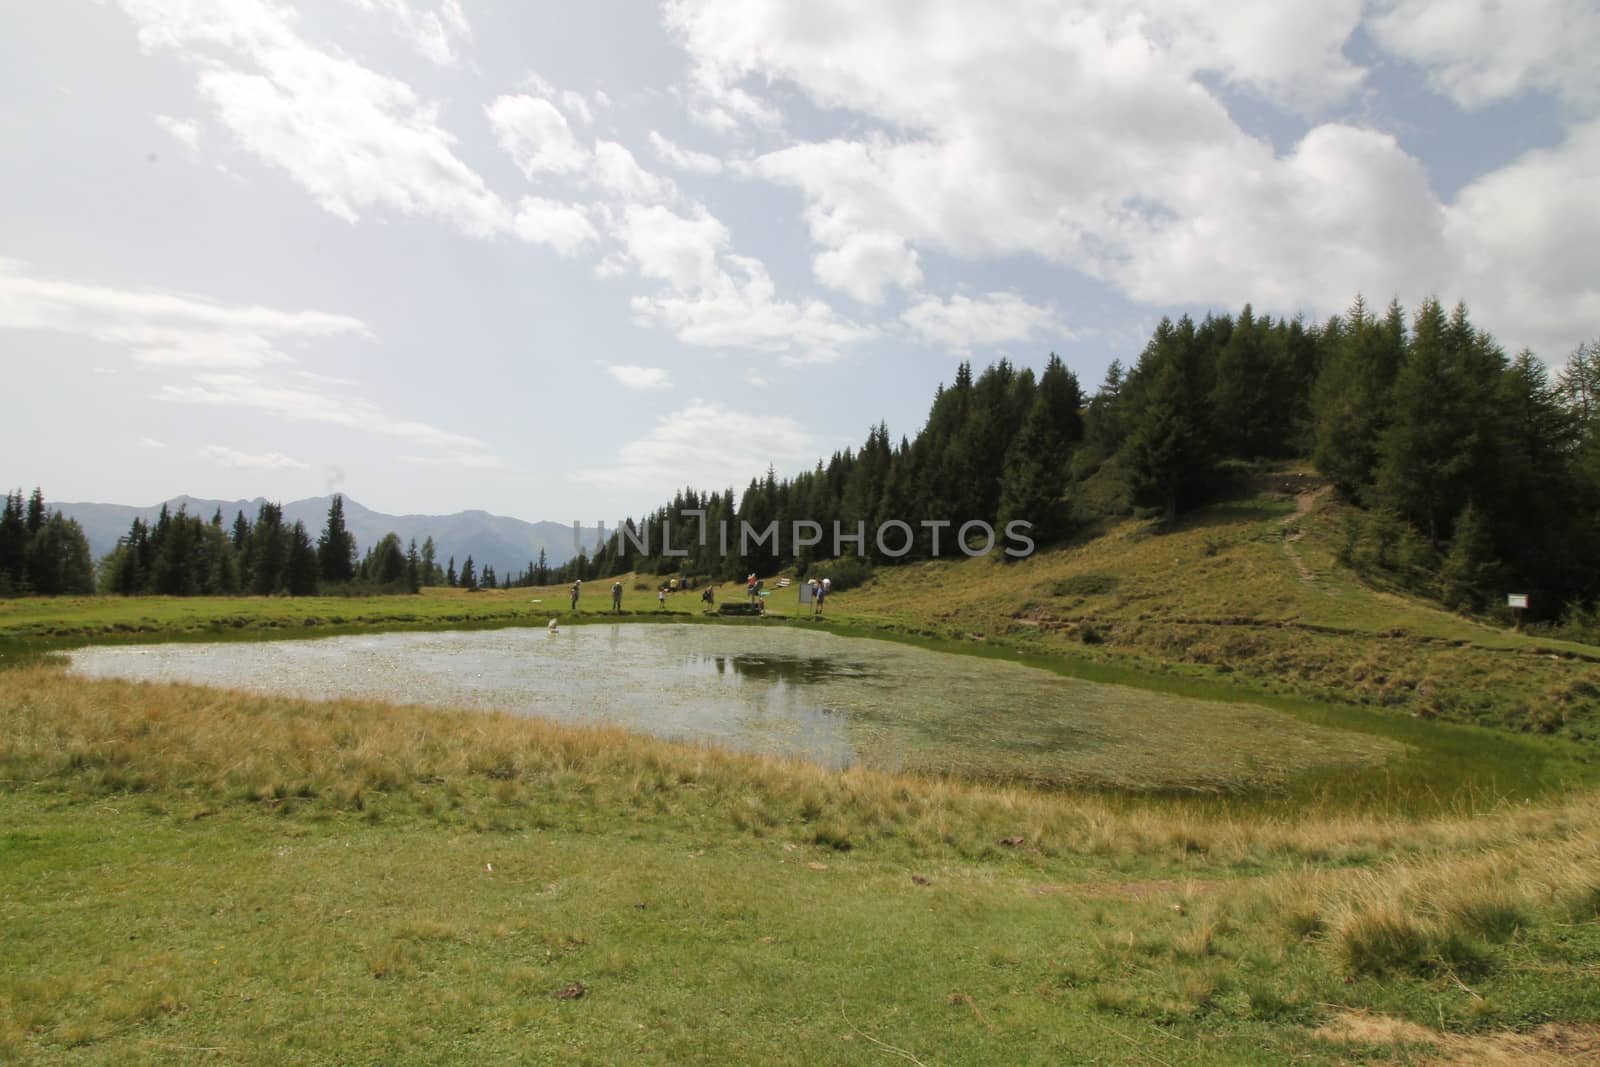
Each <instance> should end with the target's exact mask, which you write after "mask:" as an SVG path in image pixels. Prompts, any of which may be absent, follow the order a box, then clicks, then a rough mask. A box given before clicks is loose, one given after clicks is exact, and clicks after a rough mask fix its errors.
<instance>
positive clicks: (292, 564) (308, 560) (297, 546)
mask: <svg viewBox="0 0 1600 1067" xmlns="http://www.w3.org/2000/svg"><path fill="white" fill-rule="evenodd" d="M285 541H286V543H287V550H286V552H285V559H284V566H283V588H284V591H285V592H287V593H288V594H289V595H290V596H316V595H317V570H318V556H317V550H316V548H315V547H314V546H313V545H312V544H311V535H310V534H309V533H307V532H306V524H305V523H303V522H299V521H296V522H295V524H294V525H293V526H291V527H290V528H289V529H288V530H287V531H286V537H285Z"/></svg>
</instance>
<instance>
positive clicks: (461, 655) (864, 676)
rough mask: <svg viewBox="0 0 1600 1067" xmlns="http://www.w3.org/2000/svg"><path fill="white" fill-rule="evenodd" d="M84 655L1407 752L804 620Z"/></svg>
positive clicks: (555, 695) (1057, 769)
mask: <svg viewBox="0 0 1600 1067" xmlns="http://www.w3.org/2000/svg"><path fill="white" fill-rule="evenodd" d="M72 663H73V668H72V669H73V670H74V671H76V672H78V673H80V674H86V675H94V676H116V677H128V678H140V679H149V680H169V681H185V682H195V683H199V684H204V685H216V686H225V687H230V688H238V689H248V690H253V691H257V692H266V693H275V694H283V695H290V696H298V697H309V698H337V697H363V698H377V699H383V700H389V701H393V702H399V703H407V704H428V705H437V706H464V707H483V708H490V707H493V708H502V709H504V710H507V711H510V712H512V713H515V714H525V715H540V716H544V717H547V718H552V719H557V720H561V721H565V722H608V723H614V724H617V725H621V726H624V727H626V728H629V729H635V730H641V731H645V732H648V733H652V734H656V735H658V736H663V737H669V738H677V739H683V740H691V741H703V742H709V743H713V744H719V745H724V746H728V747H733V748H739V749H745V750H750V751H762V752H774V753H779V754H784V755H793V756H800V757H803V758H806V759H811V760H816V761H818V762H821V763H824V764H827V765H829V766H844V765H847V764H851V763H856V762H860V763H865V764H868V765H871V766H876V767H882V768H885V769H892V770H912V771H920V772H930V773H953V774H959V775H965V776H974V777H984V778H996V777H1002V778H1017V779H1023V780H1030V781H1038V782H1049V783H1059V784H1081V785H1095V786H1115V787H1128V788H1153V787H1161V788H1179V789H1185V788H1192V789H1231V788H1239V787H1243V786H1252V785H1266V784H1273V783H1277V782H1282V781H1284V780H1286V779H1287V778H1289V777H1291V776H1293V775H1295V774H1296V773H1299V772H1302V771H1306V770H1310V769H1325V768H1329V767H1339V766H1351V767H1353V766H1358V765H1370V764H1373V763H1377V762H1381V761H1383V760H1385V759H1388V758H1390V757H1392V756H1394V755H1397V754H1399V753H1400V752H1401V751H1403V746H1401V745H1399V744H1396V743H1395V742H1392V741H1388V740H1384V739H1381V738H1376V737H1371V736H1367V735H1363V734H1356V733H1350V732H1346V731H1341V730H1335V729H1330V728H1327V727H1321V726H1316V725H1312V724H1308V723H1305V722H1302V721H1299V720H1297V719H1294V718H1291V717H1290V716H1287V715H1283V714H1281V713H1278V712H1275V711H1271V710H1268V709H1265V708H1260V707H1256V706H1253V705H1247V704H1231V703H1221V702H1215V701H1202V700H1195V699H1192V698H1188V697H1181V696H1173V695H1168V694H1162V693H1154V692H1149V691H1146V690H1143V689H1134V688H1130V687H1127V686H1118V685H1106V684H1102V683H1097V682H1088V681H1081V680H1078V679H1072V678H1063V677H1060V676H1058V675H1055V674H1051V673H1049V672H1046V671H1042V670H1039V669H1036V668H1033V667H1028V666H1024V665H1021V664H1015V663H1006V662H1003V661H998V660H989V659H978V658H973V657H968V656H959V655H953V654H950V653H944V652H933V651H928V650H925V649H918V648H912V647H908V646H905V645H899V644H894V643H891V642H886V641H874V640H868V639H851V638H842V637H838V636H835V635H831V634H826V633H815V632H806V631H800V630H792V629H782V630H772V629H764V628H755V627H732V626H719V627H706V626H677V625H649V626H641V625H613V626H585V627H574V628H571V629H569V630H566V631H563V632H561V633H558V634H550V633H548V632H547V631H545V630H543V629H538V630H524V629H508V630H490V631H474V632H451V633H391V634H375V635H363V636H355V637H339V638H328V639H323V640H314V641H272V642H253V643H240V642H228V643H219V644H163V645H151V646H119V647H103V648H91V649H85V650H82V651H78V652H74V653H73V654H72Z"/></svg>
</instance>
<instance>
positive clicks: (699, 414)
mask: <svg viewBox="0 0 1600 1067" xmlns="http://www.w3.org/2000/svg"><path fill="white" fill-rule="evenodd" d="M816 453H817V445H816V442H815V441H814V440H813V439H812V437H811V435H810V434H808V433H806V431H805V429H804V428H803V427H802V426H801V425H800V424H799V423H798V422H796V421H795V420H794V419H792V418H790V417H788V416H787V415H772V414H761V415H753V414H749V413H747V412H742V411H736V410H733V409H731V408H726V407H722V406H719V405H717V404H710V403H699V404H693V405H691V406H689V407H687V408H684V409H683V410H680V411H675V412H673V413H671V414H669V415H662V416H661V417H660V418H658V419H657V420H656V424H655V426H654V427H653V428H652V429H651V431H650V432H649V433H648V434H646V435H644V436H643V437H640V438H638V439H636V440H633V441H629V442H628V443H627V444H625V445H623V446H622V448H621V449H620V450H619V451H618V453H617V457H616V461H615V462H614V463H613V464H611V465H609V466H606V467H596V468H590V469H588V470H582V471H578V472H577V473H575V474H574V475H573V477H574V478H575V479H577V480H579V481H583V482H587V483H590V484H593V485H600V486H604V487H606V488H609V489H627V490H640V491H650V492H657V493H659V492H660V491H661V487H662V486H667V485H678V486H685V485H687V486H695V487H697V488H702V489H711V490H720V489H725V488H728V487H730V486H731V487H734V488H741V489H742V488H743V487H744V485H745V484H746V483H747V482H748V481H749V480H750V478H751V476H752V474H759V473H761V472H762V471H765V470H766V469H767V467H768V465H771V466H773V467H775V468H776V469H778V470H780V471H792V470H797V469H799V468H801V467H806V466H809V465H810V464H811V463H814V462H815V461H816Z"/></svg>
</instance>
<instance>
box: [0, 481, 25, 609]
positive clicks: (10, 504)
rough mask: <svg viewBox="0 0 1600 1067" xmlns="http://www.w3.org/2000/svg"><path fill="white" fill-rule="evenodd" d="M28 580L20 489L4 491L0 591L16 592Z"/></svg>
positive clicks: (0, 519)
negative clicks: (10, 491)
mask: <svg viewBox="0 0 1600 1067" xmlns="http://www.w3.org/2000/svg"><path fill="white" fill-rule="evenodd" d="M27 584H28V525H27V522H26V520H25V519H24V518H23V510H22V491H21V490H20V489H19V490H17V491H16V492H14V493H7V494H6V504H5V510H4V512H3V513H0V594H14V593H20V592H22V591H23V590H24V588H25V587H26V586H27Z"/></svg>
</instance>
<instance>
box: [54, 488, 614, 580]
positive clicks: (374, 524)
mask: <svg viewBox="0 0 1600 1067" xmlns="http://www.w3.org/2000/svg"><path fill="white" fill-rule="evenodd" d="M332 501H333V498H332V497H331V496H314V497H310V498H308V499H306V500H296V501H293V502H291V503H288V504H285V505H283V520H284V522H286V523H291V524H292V523H294V522H295V521H296V520H298V521H300V522H303V523H305V524H306V529H307V530H309V531H310V532H311V538H312V540H313V541H314V540H316V537H317V535H318V534H319V533H321V532H322V527H323V525H324V524H325V523H326V522H327V520H328V505H329V504H330V503H332ZM261 504H262V498H261V497H257V498H256V499H254V500H200V499H197V498H195V497H192V496H176V497H173V498H172V499H171V500H168V501H167V502H166V505H167V507H168V508H169V509H171V510H172V511H174V512H176V511H177V510H178V508H179V507H184V508H186V509H187V510H188V512H189V514H191V515H200V516H202V517H204V518H208V519H209V518H210V517H211V516H212V515H213V514H215V513H216V511H217V509H218V508H221V509H222V520H223V524H224V525H225V526H227V527H228V528H230V529H231V528H232V527H233V519H234V516H235V515H237V514H238V513H239V512H241V511H242V512H244V514H245V518H247V519H249V520H250V521H251V522H254V521H255V517H256V512H257V511H258V510H259V509H260V507H261ZM50 507H51V508H52V509H55V508H59V509H60V510H61V512H62V513H63V514H64V515H66V516H67V517H69V518H73V519H77V520H78V524H79V525H80V526H82V527H83V532H84V535H85V536H86V537H88V539H89V549H90V551H91V552H93V553H94V556H95V558H96V559H99V558H100V557H101V556H103V555H105V554H106V553H107V552H110V551H111V550H112V549H113V548H115V547H116V546H117V538H119V537H121V536H123V535H124V534H126V533H127V532H128V527H129V526H131V525H132V524H133V520H134V517H135V516H138V517H140V518H143V519H145V520H146V521H153V520H154V519H155V517H156V516H157V515H158V514H160V512H161V505H160V504H152V505H150V506H149V507H134V506H132V505H129V504H88V503H85V504H58V503H56V502H54V501H52V502H50ZM344 522H345V526H346V527H347V528H348V529H349V530H350V532H351V533H352V534H354V535H355V539H356V544H357V546H358V547H359V549H360V551H361V552H362V554H365V553H366V551H367V549H368V548H371V547H372V546H373V545H374V544H376V543H377V542H378V540H379V539H380V538H382V537H383V535H384V534H386V533H389V532H391V531H393V532H394V533H396V534H398V535H399V536H400V541H401V543H402V544H407V543H409V542H410V541H411V539H412V538H413V537H414V538H416V540H417V544H418V545H421V544H422V542H423V540H424V539H425V538H428V537H432V538H433V543H434V546H435V547H436V548H437V550H438V560H439V565H440V566H441V567H442V566H444V565H445V563H446V562H447V561H449V559H450V557H452V556H454V557H455V561H456V567H457V568H458V569H459V568H460V566H461V564H462V562H463V561H465V560H466V558H467V557H468V556H471V557H472V561H473V563H474V565H475V566H476V567H477V568H478V571H479V573H480V574H481V573H482V571H483V567H484V565H485V564H488V565H489V566H492V567H493V568H494V569H495V573H496V574H498V575H500V576H502V577H503V576H505V575H515V574H516V573H517V572H518V571H520V570H522V569H523V568H524V567H526V566H527V565H528V563H529V562H530V561H533V560H537V559H538V558H539V550H540V549H541V548H542V549H544V551H545V562H547V563H548V564H550V565H551V566H552V567H553V566H555V565H557V564H559V563H563V562H565V561H566V560H568V559H570V558H572V556H573V555H574V554H575V552H574V548H573V540H572V526H571V524H563V523H559V522H524V521H523V520H522V519H511V518H507V517H506V516H504V515H491V514H489V513H488V512H487V511H458V512H456V513H455V514H454V515H385V514H383V513H382V512H378V511H373V510H371V509H370V508H365V507H362V506H361V505H360V504H358V503H356V502H355V501H354V500H351V499H350V498H349V497H345V498H344ZM581 536H582V543H583V544H584V545H585V546H587V547H592V546H593V545H594V543H595V541H596V538H597V532H596V530H595V529H594V528H593V527H588V526H585V527H582V532H581Z"/></svg>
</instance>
